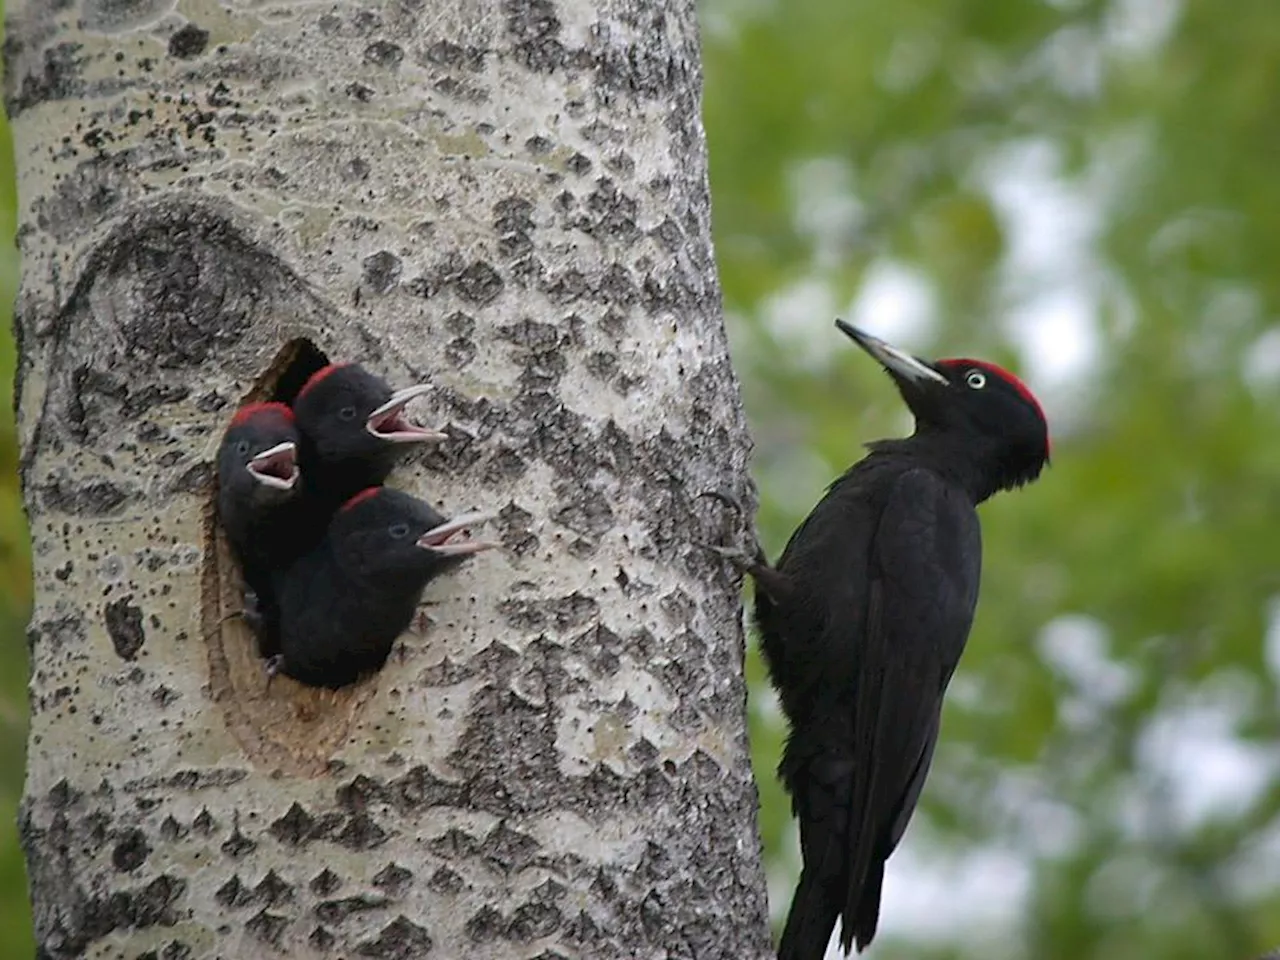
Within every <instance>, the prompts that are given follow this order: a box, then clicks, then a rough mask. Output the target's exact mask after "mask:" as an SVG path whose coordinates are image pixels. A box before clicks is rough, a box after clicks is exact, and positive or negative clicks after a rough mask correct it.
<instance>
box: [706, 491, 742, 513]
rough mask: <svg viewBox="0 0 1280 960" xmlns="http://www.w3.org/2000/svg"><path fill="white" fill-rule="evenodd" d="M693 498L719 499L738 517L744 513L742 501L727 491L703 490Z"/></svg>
mask: <svg viewBox="0 0 1280 960" xmlns="http://www.w3.org/2000/svg"><path fill="white" fill-rule="evenodd" d="M694 499H695V500H702V499H708V500H719V501H720V502H721V503H723V504H724V505H725V506H727V507H728V508H729V509H731V510H732V511H733V512H734V513H736V514H737V515H738V516H739V517H741V516H743V515H744V514H745V513H746V511H745V510H743V509H742V502H741V501H740V500H738V498H737V497H733V496H730V495H729V494H727V493H722V492H721V491H719V490H703V491H702V493H700V494H698V495H697V496H696V497H694Z"/></svg>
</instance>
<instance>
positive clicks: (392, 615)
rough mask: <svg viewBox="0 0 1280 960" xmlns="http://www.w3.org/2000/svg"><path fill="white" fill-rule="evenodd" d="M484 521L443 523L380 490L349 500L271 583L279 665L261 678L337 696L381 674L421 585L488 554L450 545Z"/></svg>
mask: <svg viewBox="0 0 1280 960" xmlns="http://www.w3.org/2000/svg"><path fill="white" fill-rule="evenodd" d="M492 516H493V515H492V514H487V513H469V514H463V515H461V516H458V517H454V518H453V519H452V520H449V519H446V518H445V517H443V516H441V515H440V514H439V513H437V512H436V511H435V510H433V509H432V508H431V507H430V506H428V505H427V504H425V503H423V502H422V501H421V500H418V499H416V498H414V497H411V496H410V495H409V494H407V493H403V492H401V491H399V490H391V489H388V488H387V487H370V488H368V489H366V490H363V491H361V492H360V493H358V494H356V495H355V496H354V497H352V498H351V499H349V500H348V501H347V502H346V503H345V504H343V506H342V507H341V508H340V509H339V510H338V512H337V514H335V515H334V517H333V520H332V522H331V523H330V524H329V529H328V531H327V532H326V534H325V537H324V539H323V540H322V541H321V543H320V544H319V546H317V547H316V548H315V549H314V550H312V551H311V552H309V553H307V554H306V555H305V556H303V557H302V558H301V559H299V560H298V562H297V563H295V564H294V565H293V566H292V567H290V568H289V569H288V570H285V571H283V572H282V573H280V574H278V575H277V577H276V579H275V584H276V594H277V596H278V597H279V599H280V612H281V631H280V656H279V657H277V658H276V660H275V661H274V662H273V663H272V664H271V665H270V667H269V670H270V672H271V673H276V672H279V673H283V674H285V675H286V676H290V677H293V678H294V679H295V680H297V681H299V682H300V683H305V684H307V685H309V686H313V687H329V688H331V689H335V690H336V689H337V688H339V687H344V686H346V685H347V684H350V683H354V682H355V681H356V680H358V679H359V678H360V677H361V676H363V675H365V674H368V673H371V672H373V671H375V670H379V669H381V667H382V665H383V664H384V663H385V662H386V660H387V656H388V655H389V654H390V653H391V648H392V645H393V644H394V643H395V639H396V637H398V636H399V635H400V634H401V633H403V632H404V631H405V629H407V628H408V626H409V624H410V622H411V621H412V620H413V616H414V612H415V610H416V609H417V607H418V603H419V601H420V600H421V599H422V591H423V589H424V588H425V587H426V585H427V584H428V583H429V582H430V581H431V580H432V579H434V578H435V577H437V576H439V575H440V574H442V573H444V572H446V571H448V570H451V569H453V568H454V567H456V566H458V564H460V563H462V562H463V561H464V560H466V559H467V558H468V557H470V556H473V555H474V554H476V553H479V552H481V551H482V550H489V549H492V548H494V547H496V546H497V544H495V543H488V542H483V541H476V540H464V541H456V542H455V541H454V540H453V537H454V536H455V535H456V534H458V533H460V532H461V531H463V530H465V529H466V528H468V527H470V526H473V525H475V524H478V523H481V522H483V521H486V520H489V519H492Z"/></svg>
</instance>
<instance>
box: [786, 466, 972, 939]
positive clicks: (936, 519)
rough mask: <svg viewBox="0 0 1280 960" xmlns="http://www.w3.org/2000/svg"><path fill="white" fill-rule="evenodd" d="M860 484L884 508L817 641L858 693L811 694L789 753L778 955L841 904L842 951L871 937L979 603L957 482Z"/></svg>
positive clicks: (821, 934) (865, 499)
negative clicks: (790, 833) (791, 868)
mask: <svg viewBox="0 0 1280 960" xmlns="http://www.w3.org/2000/svg"><path fill="white" fill-rule="evenodd" d="M886 479H887V478H886ZM875 486H879V485H878V484H876V485H875ZM862 493H863V496H862V497H860V498H859V500H860V502H861V504H862V505H863V506H862V509H865V508H866V506H868V505H870V504H873V503H874V504H879V505H881V506H880V509H879V520H878V522H876V523H875V524H874V526H873V527H872V529H873V530H874V532H872V533H870V542H869V544H866V552H865V553H864V554H863V557H865V561H864V562H865V568H863V567H862V565H861V564H860V563H855V564H853V568H854V569H853V570H852V575H853V577H854V578H858V579H859V580H860V582H861V583H863V584H865V589H864V590H855V591H853V592H852V593H851V594H849V593H845V592H844V591H840V592H839V594H838V595H839V596H840V597H841V599H848V598H853V599H854V602H855V604H856V603H861V604H862V607H861V609H849V610H848V611H847V612H845V611H842V610H840V609H838V608H832V609H830V611H829V615H828V617H827V618H826V623H825V631H826V633H827V635H826V636H825V637H823V638H822V639H821V641H820V644H821V647H822V648H823V649H826V650H833V651H835V650H839V651H843V652H845V654H844V655H846V656H847V655H848V652H849V651H852V652H853V658H854V665H853V670H852V689H845V690H843V691H839V692H838V693H839V696H838V697H832V698H830V699H827V698H823V697H819V698H818V701H817V703H816V704H815V708H814V710H813V711H812V712H810V713H809V714H808V716H806V717H805V718H804V721H803V726H797V727H795V728H793V732H792V740H791V742H790V743H789V744H788V755H787V757H786V759H785V760H784V775H786V776H787V779H788V781H789V784H790V785H791V788H792V798H793V806H794V808H795V812H796V814H797V816H798V818H799V820H800V831H801V849H802V854H803V858H804V864H805V866H804V872H803V874H802V876H801V881H800V885H799V888H798V889H797V891H796V896H795V899H794V901H793V903H792V908H791V913H790V915H789V916H788V919H787V927H786V930H785V931H784V933H783V938H782V943H781V945H780V947H779V957H782V958H786V960H793V958H794V960H808V958H819V957H821V956H822V954H823V951H824V950H825V947H826V940H827V937H828V936H829V935H830V931H831V928H832V926H833V925H834V923H835V919H836V915H837V913H838V914H839V915H840V916H841V918H842V920H843V923H842V929H841V938H840V939H841V943H842V945H843V946H844V948H845V950H846V951H848V950H849V949H850V947H851V945H852V943H853V941H854V940H855V938H856V940H857V942H858V945H859V948H860V949H861V948H862V947H863V946H865V945H866V944H867V943H869V942H870V941H871V939H872V937H873V936H874V934H875V928H876V923H877V920H878V916H879V906H880V887H881V882H882V879H883V875H884V863H885V860H887V859H888V857H889V855H890V854H891V853H892V852H893V850H894V848H895V847H896V846H897V843H898V841H899V840H900V839H901V837H902V833H903V831H904V830H905V829H906V825H907V822H908V821H909V819H910V817H911V814H912V812H913V811H914V809H915V805H916V802H917V801H918V799H919V796H920V791H921V789H922V787H923V785H924V780H925V777H926V776H927V774H928V769H929V762H930V760H931V759H932V754H933V747H934V744H935V742H936V739H937V734H938V720H939V711H940V709H941V704H942V693H943V690H944V689H945V687H946V684H947V682H948V681H949V680H950V678H951V674H952V672H953V671H954V670H955V666H956V663H957V662H958V661H959V659H960V654H961V652H962V651H963V649H964V644H965V640H966V639H967V637H968V633H969V628H970V626H971V624H972V621H973V613H974V608H975V606H976V604H977V595H978V581H979V576H980V572H981V534H980V531H979V527H978V520H977V515H976V513H975V511H974V508H973V505H972V502H971V501H970V500H969V498H968V497H967V496H966V495H965V494H964V492H963V491H961V490H959V489H957V488H955V487H953V486H951V485H949V484H947V483H946V482H945V481H943V480H942V478H941V477H939V476H938V475H937V474H935V473H933V472H932V471H929V470H925V469H919V468H917V469H908V470H905V471H904V472H902V473H900V474H898V475H897V476H896V477H894V478H892V479H890V480H888V483H887V490H885V492H884V493H883V497H884V499H883V500H881V497H880V496H879V495H874V494H870V491H867V490H865V489H864V490H863V491H862ZM850 509H857V508H853V507H850ZM867 527H871V525H870V524H868V525H867V526H866V527H864V528H863V529H867ZM865 542H866V541H865V540H864V541H863V543H865ZM841 572H843V573H845V575H849V572H850V571H849V570H848V568H846V570H845V571H841ZM862 578H865V579H862Z"/></svg>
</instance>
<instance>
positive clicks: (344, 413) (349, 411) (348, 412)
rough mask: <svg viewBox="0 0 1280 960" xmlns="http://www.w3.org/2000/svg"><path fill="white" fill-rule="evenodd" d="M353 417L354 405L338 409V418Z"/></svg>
mask: <svg viewBox="0 0 1280 960" xmlns="http://www.w3.org/2000/svg"><path fill="white" fill-rule="evenodd" d="M355 418H356V408H355V407H343V408H342V409H341V410H339V411H338V419H339V420H354V419H355Z"/></svg>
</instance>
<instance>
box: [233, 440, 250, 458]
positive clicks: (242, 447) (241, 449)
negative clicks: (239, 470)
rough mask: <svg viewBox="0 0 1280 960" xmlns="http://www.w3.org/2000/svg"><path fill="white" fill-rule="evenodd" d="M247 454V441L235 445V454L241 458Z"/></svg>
mask: <svg viewBox="0 0 1280 960" xmlns="http://www.w3.org/2000/svg"><path fill="white" fill-rule="evenodd" d="M248 452H249V441H248V440H241V441H240V442H239V443H237V444H236V453H237V454H238V455H239V456H242V457H243V456H244V455H245V454H246V453H248Z"/></svg>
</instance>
